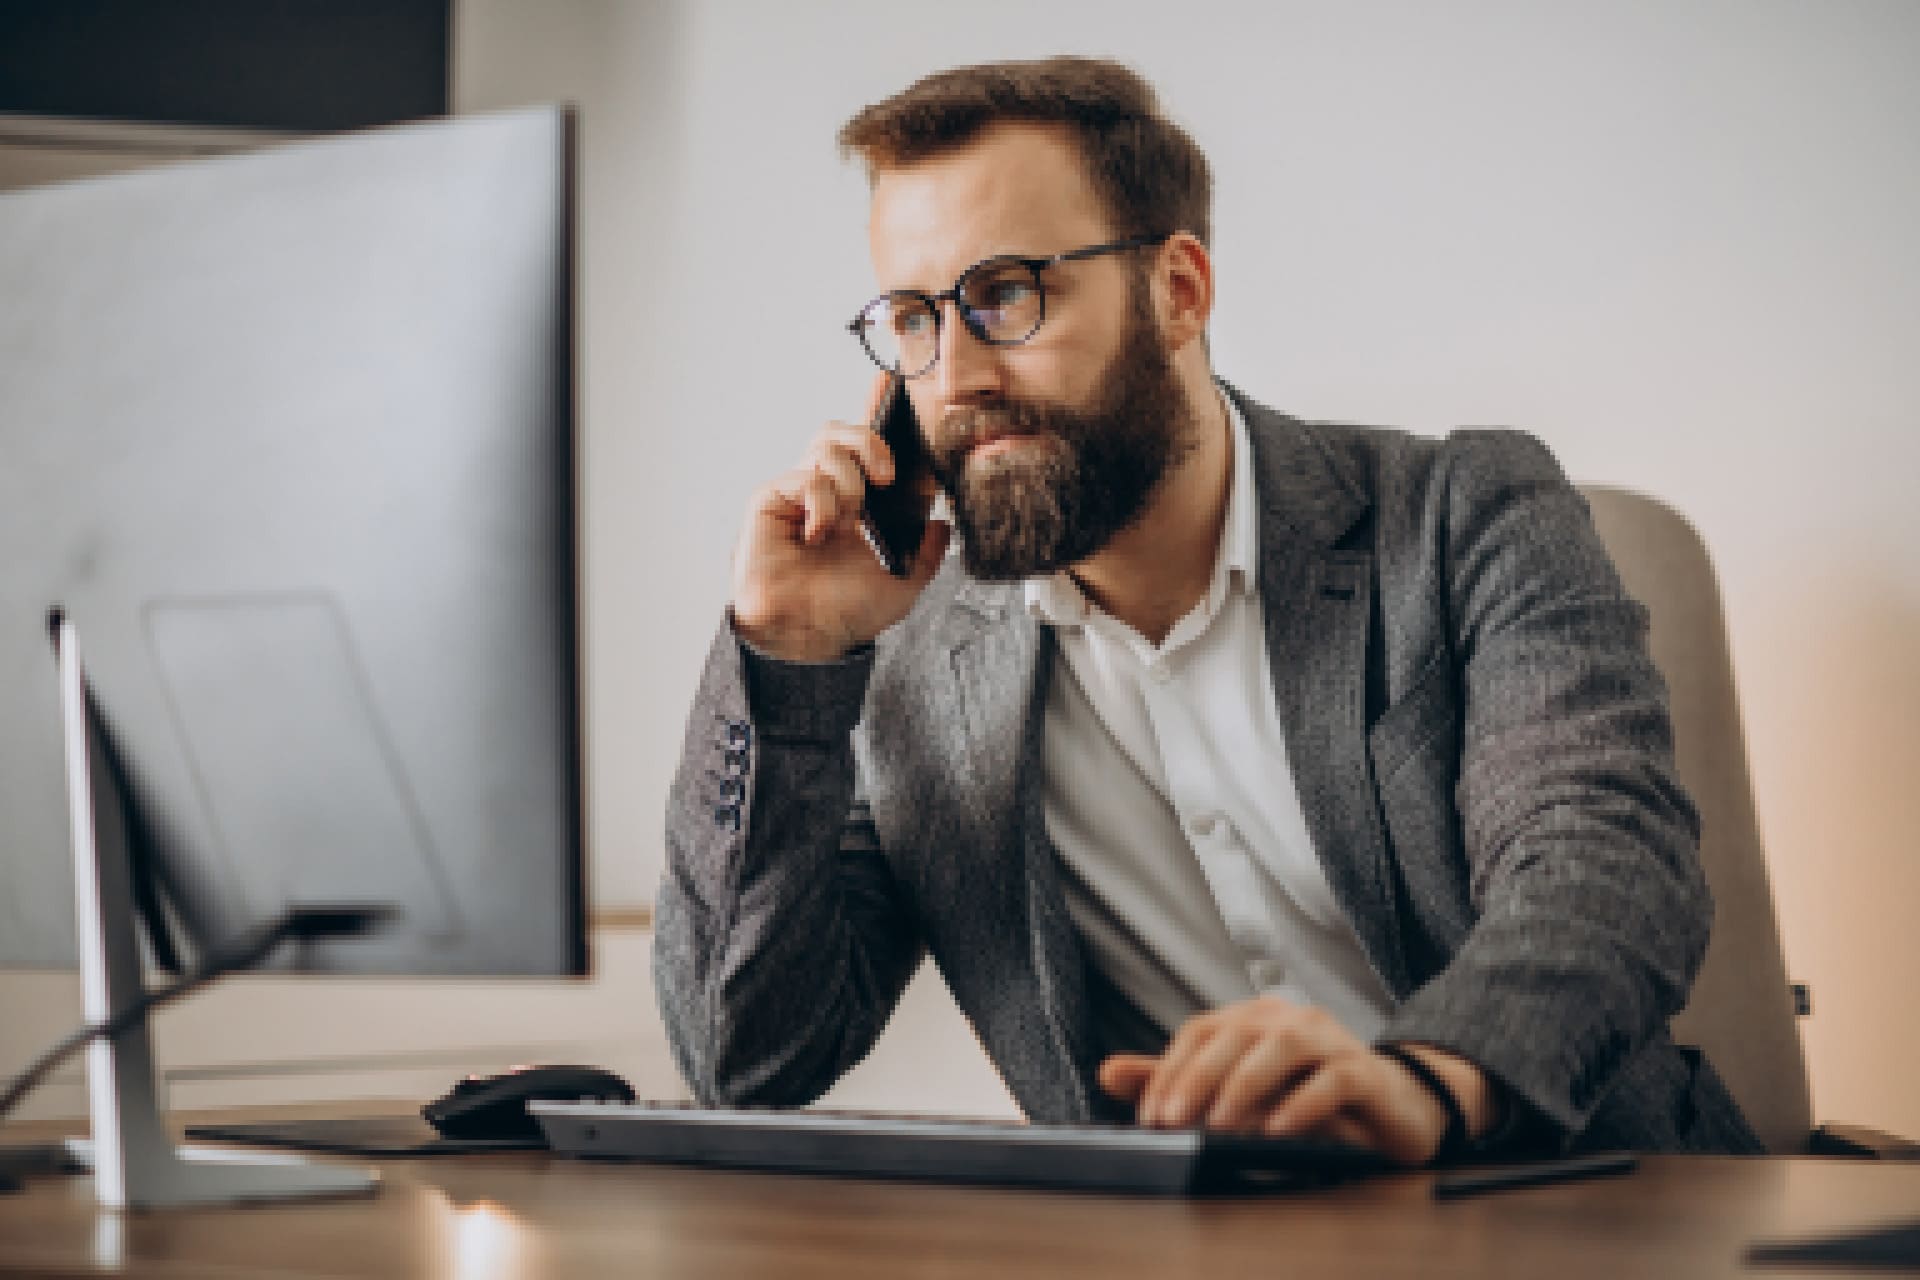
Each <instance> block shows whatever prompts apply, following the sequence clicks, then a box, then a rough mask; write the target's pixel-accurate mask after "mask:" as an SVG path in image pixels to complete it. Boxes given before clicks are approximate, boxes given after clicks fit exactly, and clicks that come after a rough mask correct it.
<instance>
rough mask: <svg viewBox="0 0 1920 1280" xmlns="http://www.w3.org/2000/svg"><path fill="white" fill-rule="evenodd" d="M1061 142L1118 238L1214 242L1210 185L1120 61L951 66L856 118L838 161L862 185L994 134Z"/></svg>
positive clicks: (846, 130)
mask: <svg viewBox="0 0 1920 1280" xmlns="http://www.w3.org/2000/svg"><path fill="white" fill-rule="evenodd" d="M1010 123H1018V124H1035V125H1045V126H1053V127H1057V128H1060V129H1062V130H1064V131H1065V133H1066V134H1067V136H1069V137H1070V138H1071V139H1072V140H1073V143H1074V146H1075V148H1076V150H1078V151H1079V153H1080V160H1081V164H1082V167H1083V168H1084V170H1085V172H1086V176H1087V180H1088V181H1089V182H1090V183H1091V184H1092V186H1093V190H1094V194H1095V195H1097V196H1098V197H1099V199H1100V201H1101V203H1103V204H1104V205H1105V206H1106V209H1107V213H1108V216H1109V217H1111V218H1112V220H1113V230H1114V234H1115V235H1116V236H1135V235H1158V234H1160V233H1163V232H1170V231H1187V232H1191V233H1192V234H1193V235H1194V236H1196V237H1198V238H1199V240H1200V241H1201V242H1202V243H1204V244H1211V242H1212V234H1213V227H1212V212H1211V205H1212V193H1213V178H1212V175H1211V174H1210V173H1209V172H1208V170H1207V158H1206V156H1205V155H1204V154H1202V153H1201V150H1200V148H1199V147H1198V146H1197V145H1196V144H1195V143H1194V141H1193V139H1192V138H1191V137H1189V136H1187V132H1186V131H1185V130H1184V129H1182V128H1181V127H1180V126H1179V125H1177V124H1175V123H1173V121H1171V120H1169V119H1168V118H1167V117H1166V115H1165V114H1164V113H1163V112H1162V111H1161V110H1160V100H1159V97H1158V96H1157V95H1156V94H1155V93H1154V91H1153V86H1151V85H1149V84H1148V83H1147V82H1146V81H1145V80H1143V79H1141V78H1140V76H1139V75H1138V74H1137V73H1136V72H1134V71H1132V70H1131V69H1129V68H1127V67H1124V66H1121V65H1120V64H1119V63H1117V62H1107V61H1103V60H1101V59H1097V58H1074V57H1057V58H1045V59H1042V60H1040V61H1037V62H989V63H984V64H982V65H980V66H977V67H956V68H954V69H953V70H951V71H940V72H936V73H934V74H933V75H930V76H927V77H925V78H924V79H922V80H919V81H916V82H915V83H914V84H912V85H910V86H909V87H908V88H906V89H903V90H902V91H901V92H899V93H896V94H894V95H893V96H892V97H891V98H888V99H886V100H885V101H883V102H876V103H874V104H873V105H872V106H870V107H867V108H865V109H864V110H862V111H861V112H860V113H859V114H858V115H856V116H854V117H853V119H851V120H849V121H847V123H846V125H845V126H844V127H842V128H841V130H840V150H841V152H842V153H843V154H846V155H850V156H858V157H859V158H860V159H861V160H862V161H863V162H865V164H866V167H867V176H868V177H869V178H878V177H879V176H880V175H881V174H883V173H885V172H886V171H887V170H889V169H900V168H905V167H907V166H909V165H912V164H914V163H916V162H918V161H921V160H926V159H929V158H932V157H934V156H938V155H941V154H944V153H946V152H950V151H955V150H958V149H959V148H961V147H963V146H965V145H967V144H968V143H970V142H972V141H974V140H975V139H976V138H978V137H979V136H980V135H981V134H982V133H984V132H986V130H988V129H989V128H991V127H993V126H995V125H999V124H1010Z"/></svg>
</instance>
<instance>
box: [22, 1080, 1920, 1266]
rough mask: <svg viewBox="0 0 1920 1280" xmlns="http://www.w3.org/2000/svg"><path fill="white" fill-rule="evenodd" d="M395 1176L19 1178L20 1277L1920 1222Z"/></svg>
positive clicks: (1817, 1199) (1716, 1245) (1848, 1194)
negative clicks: (308, 1189) (119, 1200)
mask: <svg viewBox="0 0 1920 1280" xmlns="http://www.w3.org/2000/svg"><path fill="white" fill-rule="evenodd" d="M296 1110H297V1109H289V1108H276V1109H274V1114H277V1115H285V1114H292V1113H295V1111H296ZM333 1110H336V1111H337V1110H338V1108H337V1107H335V1108H333ZM261 1114H262V1113H261V1112H251V1113H244V1114H243V1113H233V1112H223V1113H220V1114H219V1116H217V1117H215V1116H207V1117H199V1116H196V1117H194V1119H196V1120H198V1119H203V1118H205V1119H212V1118H220V1119H246V1118H257V1117H258V1116H260V1115H261ZM36 1129H37V1130H39V1131H40V1132H41V1133H42V1134H43V1135H44V1134H46V1133H48V1132H51V1131H52V1130H51V1128H50V1127H49V1126H20V1127H18V1128H13V1129H9V1130H8V1131H7V1134H6V1136H7V1140H8V1141H18V1140H23V1139H26V1138H29V1137H31V1136H33V1131H34V1130H36ZM381 1168H382V1170H383V1172H384V1174H385V1185H384V1186H383V1188H382V1189H381V1191H380V1192H379V1194H377V1195H375V1196H372V1197H370V1198H364V1199H357V1200H345V1201H335V1202H331V1203H320V1202H315V1203H307V1204H295V1205H268V1206H256V1207H252V1208H223V1209H194V1210H185V1211H174V1210H170V1211H164V1212H151V1213H134V1214H124V1215H123V1214H115V1213H111V1212H106V1211H102V1210H99V1209H97V1208H96V1207H95V1205H94V1203H93V1199H92V1191H91V1186H90V1184H89V1182H88V1181H87V1180H86V1179H65V1180H62V1179H37V1180H34V1181H32V1182H30V1183H29V1184H28V1186H27V1189H26V1190H25V1191H23V1192H19V1193H16V1194H12V1195H4V1196H0V1275H13V1274H27V1275H36V1276H46V1275H52V1276H68V1275H91V1274H99V1273H107V1274H126V1275H135V1276H164V1277H195V1278H196V1280H221V1278H223V1277H237V1276H249V1277H256V1276H354V1277H358V1276H407V1277H454V1278H458V1280H508V1278H511V1277H535V1276H539V1277H546V1276H563V1277H577V1276H584V1277H591V1276H601V1275H606V1276H622V1277H629V1276H650V1275H659V1276H672V1277H705V1276H726V1277H739V1276H748V1277H760V1276H820V1277H835V1278H836V1280H838V1278H841V1277H860V1276H873V1277H886V1278H887V1280H895V1278H896V1277H900V1276H902V1275H908V1274H922V1275H927V1274H931V1275H957V1274H968V1275H971V1274H981V1275H992V1276H995V1277H999V1276H1022V1275H1028V1276H1049V1277H1056V1276H1076V1275H1086V1276H1100V1277H1107V1276H1131V1275H1179V1276H1204V1277H1227V1276H1238V1275H1248V1274H1253V1273H1264V1274H1282V1273H1284V1274H1286V1275H1288V1276H1340V1277H1353V1276H1366V1277H1374V1276H1421V1277H1447V1276H1462V1277H1501V1276H1515V1277H1526V1278H1527V1280H1540V1278H1541V1277H1546V1278H1548V1280H1579V1278H1580V1277H1587V1276H1592V1277H1602V1278H1604V1280H1628V1278H1629V1277H1633V1278H1637V1277H1641V1276H1679V1277H1687V1278H1688V1280H1692V1278H1694V1277H1708V1276H1721V1275H1738V1274H1764V1275H1767V1276H1785V1275H1791V1274H1794V1273H1792V1272H1790V1271H1786V1270H1782V1269H1778V1268H1769V1269H1766V1270H1765V1271H1764V1272H1753V1273H1750V1272H1747V1271H1745V1270H1744V1269H1743V1267H1742V1264H1741V1256H1742V1253H1743V1251H1744V1249H1745V1247H1746V1245H1747V1244H1748V1243H1749V1242H1750V1241H1752V1240H1754V1239H1757V1238H1760V1237H1767V1236H1777V1235H1785V1234H1802V1233H1810V1232H1816V1231H1826V1230H1838V1229H1845V1228H1850V1227H1857V1226H1864V1225H1868V1224H1872V1223H1877V1222H1883V1221H1887V1220H1891V1219H1898V1218H1903V1217H1912V1216H1914V1215H1917V1214H1920V1164H1908V1165H1876V1164H1871V1163H1859V1162H1852V1161H1836V1160H1810V1159H1807V1160H1735V1159H1706V1158H1697V1157H1661V1158H1654V1159H1649V1160H1647V1161H1645V1162H1644V1163H1643V1165H1642V1167H1641V1169H1640V1170H1639V1171H1638V1172H1637V1173H1633V1174H1629V1175H1627V1176H1625V1177H1615V1178H1606V1179H1601V1180H1598V1181H1593V1182H1583V1183H1573V1184H1568V1185H1563V1186H1549V1187H1537V1188H1532V1189H1528V1190H1523V1191H1510V1192H1503V1193H1500V1194H1497V1195H1489V1196H1486V1197H1482V1198H1478V1199H1471V1200H1462V1201H1455V1202H1450V1203H1439V1204H1436V1203H1435V1202H1434V1201H1433V1200H1431V1199H1430V1198H1429V1194H1428V1191H1429V1183H1430V1178H1429V1176H1428V1175H1425V1174H1405V1175H1398V1176H1395V1177H1390V1178H1383V1179H1379V1180H1376V1181H1372V1182H1367V1183H1362V1184H1356V1185H1352V1186H1348V1187H1342V1188H1337V1189H1333V1190H1327V1191H1319V1192H1311V1193H1305V1194H1292V1195H1271V1196H1258V1197H1244V1198H1235V1199H1217V1200H1178V1199H1158V1198H1133V1197H1115V1196H1099V1195H1086V1194H1075V1193H1065V1192H1054V1193H1036V1192H1020V1191H1003V1190H996V1189H988V1188H971V1187H942V1186H932V1185H917V1184H908V1183H873V1182H859V1181H853V1180H850V1179H837V1178H802V1177H786V1176H776V1175H766V1174H745V1173H727V1172H712V1171H701V1170H683V1169H667V1168H650V1167H646V1166H641V1165H606V1164H589V1163H582V1162H575V1161H569V1160H560V1159H555V1158H551V1157H548V1156H545V1155H513V1156H462V1157H457V1158H454V1159H450V1160H449V1159H439V1160H431V1161H427V1160H416V1161H386V1162H384V1163H382V1165H381ZM1819 1274H1822V1275H1828V1276H1830V1275H1833V1274H1835V1273H1834V1272H1830V1271H1829V1272H1821V1273H1819Z"/></svg>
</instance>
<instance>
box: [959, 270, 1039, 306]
mask: <svg viewBox="0 0 1920 1280" xmlns="http://www.w3.org/2000/svg"><path fill="white" fill-rule="evenodd" d="M972 292H973V297H972V299H971V302H972V305H973V308H974V310H976V311H1011V310H1013V309H1014V308H1016V307H1020V306H1024V305H1026V304H1027V303H1028V302H1029V301H1031V300H1032V298H1033V281H1031V280H1028V279H1025V278H1024V277H1021V276H1001V277H999V278H998V279H994V280H987V281H983V282H982V283H981V285H980V287H979V288H978V289H975V290H973V291H972Z"/></svg>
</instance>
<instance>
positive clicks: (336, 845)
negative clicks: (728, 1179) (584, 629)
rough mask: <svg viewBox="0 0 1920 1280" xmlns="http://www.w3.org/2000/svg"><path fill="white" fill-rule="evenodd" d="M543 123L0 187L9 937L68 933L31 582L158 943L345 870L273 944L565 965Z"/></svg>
mask: <svg viewBox="0 0 1920 1280" xmlns="http://www.w3.org/2000/svg"><path fill="white" fill-rule="evenodd" d="M571 139H572V122H571V118H570V115H569V114H568V113H567V112H566V111H564V110H561V109H557V108H540V109H531V110H523V111H514V112H503V113H498V114H492V115H484V116H474V117H467V118H457V119H449V120H436V121H430V122H424V123H419V124H412V125H405V126H399V127H392V128H385V129H379V130H373V131H369V132H365V133H359V134H350V135H343V136H337V137H331V138H324V139H319V140H313V141H303V142H297V143H294V144H291V145H283V146H277V147H273V148H269V149H263V150H258V151H252V152H247V153H243V154H234V155H226V156H220V157H216V158H210V159H202V160H197V161H193V162H189V163H183V164H179V165H174V166H169V167H166V168H161V169H150V170H145V171H142V172H137V173H130V174H124V175H118V176H112V177H104V178H96V179H89V180H84V181H78V182H71V183H64V184H60V185H56V186H50V187H42V188H35V189H29V190H24V191H18V192H13V193H9V194H4V195H0V968H10V969H21V968H49V967H51V968H61V967H68V968H70V967H73V966H74V964H75V936H74V935H75V930H74V909H73V901H74V887H73V886H74V871H73V865H72V862H71V861H70V857H69V811H68V794H67V781H66V777H65V771H64V768H63V760H64V757H63V746H62V701H61V690H60V687H59V681H58V677H57V674H56V663H55V657H54V651H53V647H52V646H51V645H50V642H49V617H50V615H51V614H52V613H53V612H54V611H56V610H57V611H58V612H59V613H60V614H61V615H63V616H64V617H65V618H66V619H67V620H68V621H69V622H70V623H71V624H72V626H73V627H74V629H75V634H76V635H77V637H78V640H79V651H80V652H81V653H82V654H84V660H85V667H86V689H87V696H88V699H89V702H90V706H91V711H92V717H91V718H92V721H93V725H94V730H95V732H96V733H97V735H98V739H99V742H100V745H101V746H102V747H103V748H104V750H105V755H106V758H107V760H108V762H109V763H110V764H111V769H110V771H109V772H110V773H111V774H112V775H113V776H114V777H115V778H116V779H117V780H118V782H119V784H120V785H119V790H120V791H121V793H122V795H123V797H124V800H125V807H124V813H125V817H126V823H127V828H128V833H129V840H128V845H129V851H130V857H131V860H132V862H133V864H134V870H135V877H134V885H135V895H136V897H137V898H138V899H139V902H140V906H141V908H142V915H143V917H144V919H145V921H146V923H147V924H148V926H149V927H148V930H147V933H148V935H149V939H150V942H151V944H152V950H153V953H155V954H157V955H158V956H159V958H161V959H163V960H166V959H173V958H177V959H180V960H182V961H183V962H184V961H187V960H190V959H191V958H192V956H193V954H194V953H196V952H203V951H204V950H205V949H206V948H208V947H210V946H212V945H214V944H216V943H219V942H222V941H224V940H227V939H230V938H232V937H234V936H236V935H238V934H240V933H241V932H242V931H245V930H248V929H251V928H253V927H256V926H258V925H259V924H261V923H262V922H263V921H266V920H268V919H270V918H272V917H274V916H276V915H277V914H279V913H280V912H282V911H283V910H285V909H286V908H288V907H289V906H294V905H301V904H309V903H322V902H356V903H369V902H372V903H389V904H393V905H396V906H398V907H399V908H400V910H401V912H402V913H403V914H402V917H401V918H400V920H399V921H398V923H397V924H395V925H393V926H392V927H390V928H388V929H386V930H385V931H383V932H381V933H378V934H374V935H371V936H368V937H365V938H357V939H348V940H340V941H335V942H325V943H316V944H313V945H311V946H308V947H306V948H304V949H301V950H299V951H298V952H297V953H296V954H294V955H292V956H290V957H283V958H282V960H281V963H283V964H292V965H295V966H297V967H298V968H301V969H303V970H304V969H313V970H320V971H328V972H365V973H380V974H448V975H456V974H459V975H465V974H484V975H543V974H544V975H562V974H577V973H583V972H585V970H586V966H587V952H586V938H585V934H586V930H585V902H584V890H583V881H584V875H583V866H582V847H581V846H582V825H583V824H582V819H581V801H582V772H581V764H580V753H579V732H578V728H579V697H578V694H579V687H578V686H579V668H578V660H577V644H576V593H577V572H576V554H575V521H574V504H573V490H574V465H575V462H574V458H575V452H574V435H573V427H574V422H573V377H572V351H573V343H572V331H571V326H572V319H571V318H572V261H573V253H572V225H573V201H572V176H573V175H572V160H571V155H572V145H571Z"/></svg>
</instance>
